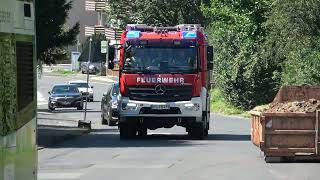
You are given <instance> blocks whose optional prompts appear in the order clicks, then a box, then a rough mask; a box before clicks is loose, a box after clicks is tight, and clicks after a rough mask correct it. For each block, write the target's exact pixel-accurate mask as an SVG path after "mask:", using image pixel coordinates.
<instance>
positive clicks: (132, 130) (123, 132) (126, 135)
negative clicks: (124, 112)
mask: <svg viewBox="0 0 320 180" xmlns="http://www.w3.org/2000/svg"><path fill="white" fill-rule="evenodd" d="M119 127H120V128H119V129H120V139H121V140H124V139H131V138H134V137H135V136H136V133H137V130H136V127H135V126H134V125H133V124H129V123H121V124H119Z"/></svg>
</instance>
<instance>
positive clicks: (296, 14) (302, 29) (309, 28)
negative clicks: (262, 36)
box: [263, 0, 320, 84]
mask: <svg viewBox="0 0 320 180" xmlns="http://www.w3.org/2000/svg"><path fill="white" fill-rule="evenodd" d="M266 27H267V28H268V35H267V37H266V42H265V43H264V48H265V50H264V53H263V54H264V57H265V58H267V59H274V60H275V61H276V62H277V63H278V64H281V69H282V71H281V72H280V73H278V74H277V76H278V78H279V79H281V82H282V83H283V84H319V83H320V73H319V72H320V63H319V62H320V51H319V50H320V44H319V42H320V1H318V0H310V1H305V0H292V1H290V2H287V1H275V2H274V3H273V4H272V10H271V12H270V15H269V16H268V21H267V23H266Z"/></svg>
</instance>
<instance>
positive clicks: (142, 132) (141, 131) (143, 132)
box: [138, 127, 148, 137]
mask: <svg viewBox="0 0 320 180" xmlns="http://www.w3.org/2000/svg"><path fill="white" fill-rule="evenodd" d="M147 135H148V129H147V128H144V127H140V128H139V130H138V136H140V137H144V136H147Z"/></svg>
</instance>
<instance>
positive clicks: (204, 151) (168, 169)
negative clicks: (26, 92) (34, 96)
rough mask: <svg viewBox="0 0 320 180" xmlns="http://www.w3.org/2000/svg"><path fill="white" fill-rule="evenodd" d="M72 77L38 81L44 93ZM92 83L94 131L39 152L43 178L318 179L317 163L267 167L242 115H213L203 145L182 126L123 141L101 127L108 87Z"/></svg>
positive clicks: (63, 115) (73, 114)
mask: <svg viewBox="0 0 320 180" xmlns="http://www.w3.org/2000/svg"><path fill="white" fill-rule="evenodd" d="M74 78H82V76H77V77H52V76H46V77H44V78H43V79H42V80H40V81H39V86H40V87H39V89H40V91H41V93H45V92H47V91H48V87H50V86H52V83H61V82H65V81H67V80H69V79H74ZM93 85H94V86H95V91H96V97H95V98H96V99H95V100H96V102H93V103H90V104H89V109H90V113H89V114H88V117H89V119H90V120H91V121H92V122H93V131H92V132H91V133H89V134H86V135H82V136H79V137H77V138H74V139H72V140H67V141H65V142H62V143H60V144H57V145H56V146H55V147H51V148H45V149H42V150H41V151H39V158H38V159H39V172H38V178H39V179H40V180H49V179H50V180H52V179H55V180H60V179H61V180H69V179H70V180H72V179H80V180H82V179H83V180H87V179H90V180H104V179H117V180H128V179H130V180H136V179H137V180H138V179H139V180H150V179H152V180H205V179H208V180H209V179H210V180H211V179H218V180H234V179H241V180H247V179H252V180H256V179H259V180H264V179H265V180H272V179H280V180H287V179H288V180H302V179H303V180H305V179H314V180H317V179H319V174H318V172H319V171H320V166H319V164H317V163H313V162H299V163H274V164H267V163H265V162H264V158H263V154H262V153H261V152H260V151H259V149H258V148H256V147H255V146H253V145H252V143H251V142H250V122H249V120H248V119H244V118H239V117H233V116H222V115H218V114H212V115H211V130H210V135H209V137H208V139H206V140H202V141H198V140H191V139H189V138H188V136H187V135H186V132H185V130H184V129H183V128H179V127H175V128H172V129H160V130H157V131H150V132H149V134H148V137H146V138H144V139H137V140H131V141H120V140H119V132H118V129H117V128H116V127H108V126H105V125H101V124H100V112H99V111H100V102H98V100H100V99H101V95H102V93H103V92H104V91H105V89H106V88H108V86H109V85H110V83H109V84H108V83H102V82H98V81H97V82H93ZM44 98H45V96H44ZM40 109H41V108H40ZM43 113H44V114H41V112H40V114H39V118H40V122H41V121H42V123H45V122H48V121H49V122H50V121H51V122H54V123H61V124H64V123H66V124H68V125H70V126H72V125H74V124H72V123H73V122H75V121H76V120H78V119H81V118H82V117H83V113H81V112H78V111H76V110H70V109H67V110H57V111H55V112H54V113H52V114H45V110H43ZM51 118H52V119H51ZM41 119H42V120H41Z"/></svg>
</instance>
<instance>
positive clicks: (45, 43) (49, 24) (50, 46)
mask: <svg viewBox="0 0 320 180" xmlns="http://www.w3.org/2000/svg"><path fill="white" fill-rule="evenodd" d="M71 8H72V1H68V2H67V1H66V0H45V1H44V0H39V1H36V31H37V58H38V59H39V60H41V61H43V62H45V63H48V64H51V63H55V60H54V59H53V58H52V54H54V53H55V52H57V51H58V49H60V48H62V47H64V46H68V45H71V44H74V43H76V37H77V35H78V34H79V27H80V25H79V23H76V24H75V25H74V26H73V27H72V28H70V29H66V28H65V26H64V25H65V23H66V18H67V16H68V12H69V10H70V9H71Z"/></svg>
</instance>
